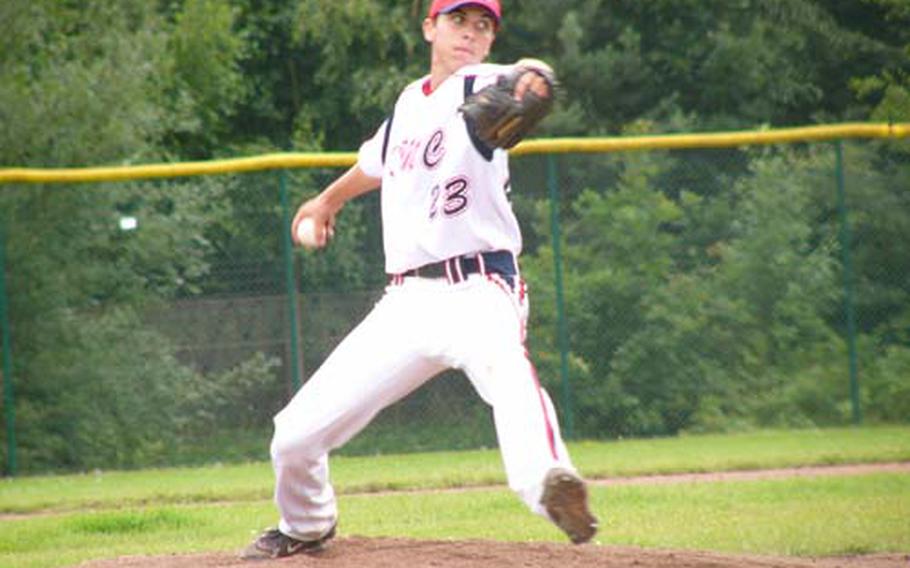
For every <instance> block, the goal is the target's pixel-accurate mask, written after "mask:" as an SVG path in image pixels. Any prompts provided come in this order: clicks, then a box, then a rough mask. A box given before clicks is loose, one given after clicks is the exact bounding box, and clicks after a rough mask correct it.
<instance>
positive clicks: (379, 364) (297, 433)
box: [271, 274, 574, 540]
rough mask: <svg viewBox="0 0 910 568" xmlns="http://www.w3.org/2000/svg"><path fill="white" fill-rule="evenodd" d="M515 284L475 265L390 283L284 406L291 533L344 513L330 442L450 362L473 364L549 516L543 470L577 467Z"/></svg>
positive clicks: (285, 496)
mask: <svg viewBox="0 0 910 568" xmlns="http://www.w3.org/2000/svg"><path fill="white" fill-rule="evenodd" d="M514 288H515V290H513V289H512V288H511V287H509V285H508V284H506V283H505V282H504V281H503V280H502V279H500V278H499V276H497V275H481V274H476V275H472V276H470V277H468V278H467V279H466V280H465V281H463V282H460V283H458V284H449V283H448V282H447V281H446V280H445V279H425V278H404V279H403V281H402V283H401V284H400V285H390V286H389V287H388V288H387V289H386V292H385V294H384V296H383V297H382V299H381V300H380V301H379V302H378V303H377V304H376V306H375V307H374V308H373V310H372V311H371V312H370V313H369V314H368V315H367V317H366V318H365V319H364V320H363V321H362V322H361V323H360V324H359V325H358V326H357V327H356V328H355V329H354V330H353V331H352V332H351V333H350V334H349V335H348V336H347V337H346V338H345V339H344V340H343V341H342V342H341V343H340V344H339V345H338V347H337V348H336V349H335V350H334V351H333V352H332V354H331V355H330V356H329V358H328V359H327V360H326V361H325V363H324V364H323V365H322V366H321V367H320V368H319V370H318V371H317V372H316V373H315V374H314V375H313V376H312V377H311V378H310V379H309V380H308V381H307V383H306V384H305V385H304V386H303V387H302V388H301V389H300V391H299V392H298V393H297V394H296V395H295V396H294V398H293V399H292V400H291V401H290V403H288V405H287V406H286V407H285V408H284V409H283V410H282V411H281V412H279V413H278V414H277V415H276V416H275V433H274V437H273V439H272V444H271V456H272V465H273V467H274V470H275V477H276V486H275V502H276V504H277V506H278V510H279V513H280V515H281V520H280V523H279V529H280V530H281V531H282V532H283V533H285V534H287V535H289V536H292V537H294V538H298V539H301V540H310V539H313V538H318V537H320V536H322V535H323V534H325V533H326V532H327V531H328V530H329V529H330V528H331V527H332V526H333V525H334V523H335V522H336V519H337V516H338V508H337V501H336V497H335V493H334V491H333V489H332V485H331V484H330V482H329V466H328V453H329V452H330V451H331V450H333V449H335V448H338V447H340V446H341V445H343V444H344V443H345V442H347V441H348V440H349V439H351V438H352V437H353V436H354V435H355V434H357V433H358V432H360V430H362V429H363V428H364V427H365V426H366V425H367V424H368V423H369V422H370V421H371V420H372V419H373V418H374V417H375V416H376V415H377V414H378V413H379V412H380V411H381V410H382V409H384V408H386V407H387V406H389V405H391V404H393V403H394V402H396V401H398V400H400V399H402V398H403V397H405V396H406V395H407V394H409V393H410V392H412V391H413V390H415V389H416V388H417V387H419V386H420V385H422V384H423V383H425V382H426V381H427V380H429V379H430V378H432V377H433V376H435V375H437V374H438V373H440V372H441V371H443V370H445V369H448V368H457V369H460V370H462V371H464V373H465V374H466V375H467V377H468V378H469V379H470V381H471V383H472V385H473V386H474V388H475V389H476V390H477V392H478V394H480V396H481V397H482V398H483V400H484V401H486V402H487V403H488V404H490V405H491V406H492V407H493V417H494V421H495V426H496V435H497V439H498V442H499V447H500V451H501V454H502V459H503V463H504V465H505V471H506V476H507V478H508V483H509V487H510V488H511V489H512V490H513V491H515V492H516V493H517V494H518V495H519V496H520V497H521V499H522V500H523V501H524V502H525V503H526V504H527V505H528V507H529V508H530V509H531V510H532V511H533V512H535V513H537V514H540V515H543V516H545V517H546V516H547V514H546V512H545V511H544V510H543V507H542V506H541V505H540V503H539V501H540V496H541V493H542V490H543V479H544V476H545V475H546V472H547V471H548V470H549V469H551V468H553V467H564V468H568V469H571V470H573V471H574V468H573V467H572V464H571V462H570V460H569V456H568V453H567V452H566V448H565V445H564V443H563V441H562V438H561V436H560V433H559V427H558V424H557V420H556V414H555V411H554V408H553V404H552V402H551V401H550V398H549V396H548V395H547V393H546V392H545V391H544V390H543V389H542V388H541V387H540V385H539V383H538V381H537V376H536V373H535V371H534V367H533V365H532V364H531V362H530V361H529V359H528V356H527V352H526V349H525V346H524V329H525V323H526V318H527V303H526V299H525V298H524V293H523V287H522V286H520V285H518V283H516V286H515V287H514Z"/></svg>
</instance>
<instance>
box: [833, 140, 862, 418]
mask: <svg viewBox="0 0 910 568" xmlns="http://www.w3.org/2000/svg"><path fill="white" fill-rule="evenodd" d="M835 149H836V156H837V158H836V164H835V169H836V175H837V210H838V215H839V217H840V247H841V255H842V257H843V263H844V312H845V316H846V319H847V353H848V358H849V365H850V402H851V405H852V407H853V423H854V424H856V425H857V426H858V425H860V424H862V422H863V413H862V408H861V406H860V400H859V376H858V373H857V362H856V359H857V357H856V314H855V312H854V309H855V308H854V299H853V258H852V255H851V253H850V247H851V246H852V245H851V243H850V224H849V219H848V215H847V196H846V193H847V192H846V188H845V183H844V143H843V141H842V140H838V141H837V143H836V144H835Z"/></svg>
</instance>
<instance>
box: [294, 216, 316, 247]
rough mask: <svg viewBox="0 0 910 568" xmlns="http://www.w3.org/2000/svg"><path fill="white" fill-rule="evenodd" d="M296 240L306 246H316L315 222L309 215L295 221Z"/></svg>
mask: <svg viewBox="0 0 910 568" xmlns="http://www.w3.org/2000/svg"><path fill="white" fill-rule="evenodd" d="M297 241H298V242H299V243H300V244H302V245H303V246H304V247H306V248H316V247H317V246H318V245H319V243H317V242H316V223H315V222H313V219H312V218H310V217H304V218H303V219H301V220H300V222H299V223H297Z"/></svg>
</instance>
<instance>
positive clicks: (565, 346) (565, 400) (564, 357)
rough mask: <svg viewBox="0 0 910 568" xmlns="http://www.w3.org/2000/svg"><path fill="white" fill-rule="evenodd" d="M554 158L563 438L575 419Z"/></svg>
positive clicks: (550, 180) (550, 166)
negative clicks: (570, 383)
mask: <svg viewBox="0 0 910 568" xmlns="http://www.w3.org/2000/svg"><path fill="white" fill-rule="evenodd" d="M556 184H557V181H556V158H555V157H554V156H553V154H548V155H547V185H548V186H549V192H550V234H551V236H552V238H553V269H554V272H555V278H556V323H557V333H558V338H559V373H560V376H561V378H562V405H563V408H564V417H565V420H564V423H565V424H564V425H565V428H564V430H565V436H566V438H568V439H571V438H572V437H573V436H574V434H575V417H574V413H573V411H572V389H571V387H570V385H569V333H568V326H567V325H566V311H565V298H564V296H563V287H562V249H561V246H560V243H561V241H562V237H561V236H560V229H559V192H558V190H557V187H556Z"/></svg>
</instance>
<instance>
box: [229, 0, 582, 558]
mask: <svg viewBox="0 0 910 568" xmlns="http://www.w3.org/2000/svg"><path fill="white" fill-rule="evenodd" d="M501 16H502V11H501V7H500V3H499V1H498V0H482V1H468V2H465V1H457V0H434V1H433V2H432V4H431V5H430V8H429V11H428V14H427V16H426V18H425V19H424V20H423V36H424V38H425V39H426V41H427V42H429V44H430V46H431V62H430V72H429V74H428V75H427V76H425V77H423V78H420V79H418V80H416V81H414V82H413V83H411V84H410V85H408V86H407V87H405V89H404V90H403V91H402V92H401V94H400V96H399V97H398V100H397V102H396V103H395V106H394V109H393V110H392V112H391V113H390V115H389V116H388V117H387V118H386V119H385V120H384V121H383V123H382V124H381V125H380V126H379V128H378V130H376V132H375V133H374V134H373V136H372V137H370V138H369V139H368V140H367V141H366V142H364V143H363V145H362V146H361V147H360V150H359V153H358V160H357V163H356V165H354V166H353V167H352V168H351V169H349V170H348V171H347V172H345V173H344V174H343V175H341V176H340V177H339V178H338V179H336V180H335V181H334V182H332V183H331V184H330V185H329V186H328V187H327V188H325V190H323V191H322V192H321V193H320V194H319V195H318V196H317V197H315V198H313V199H311V200H309V201H307V202H305V203H303V204H302V205H301V206H300V208H299V210H298V211H297V214H296V216H295V218H294V223H293V229H292V230H293V234H294V239H295V241H296V242H297V244H300V245H304V246H307V247H309V248H320V247H322V246H325V245H326V244H327V243H328V242H329V241H330V239H331V237H332V235H333V234H334V225H335V216H336V215H337V213H338V211H339V210H340V209H341V208H342V207H343V206H344V204H345V203H346V202H347V201H348V200H350V199H352V198H354V197H356V196H358V195H361V194H364V193H366V192H368V191H373V190H376V189H379V188H380V187H381V203H382V226H383V247H384V252H385V268H386V272H387V273H388V275H389V284H388V286H387V288H386V290H385V293H384V295H383V297H382V298H381V299H380V301H379V302H378V303H377V304H376V306H375V307H374V308H373V310H372V311H371V312H370V313H369V314H368V315H367V316H366V318H365V319H364V320H363V321H362V322H361V323H360V324H359V325H358V326H357V327H356V328H355V329H354V330H353V331H352V332H351V333H350V334H349V335H348V336H347V337H346V338H345V339H344V340H343V341H342V342H341V343H340V344H339V345H338V346H337V348H336V349H335V350H334V351H333V353H332V354H331V355H330V356H329V358H328V359H327V360H326V361H325V363H324V364H323V365H322V366H321V367H320V368H319V370H318V371H317V372H316V373H315V374H314V375H313V376H312V377H311V378H310V379H309V381H307V383H306V385H304V387H303V388H301V389H300V391H299V392H298V393H297V394H296V396H294V398H293V399H292V400H291V402H290V403H289V404H288V405H287V406H286V407H285V408H284V409H283V410H282V411H281V412H280V413H278V415H277V416H276V417H275V433H274V437H273V439H272V443H271V457H272V464H273V467H274V470H275V477H276V480H275V483H276V485H275V503H276V505H277V507H278V512H279V514H280V519H279V522H278V526H277V528H275V529H272V530H269V531H266V532H265V533H263V534H262V535H261V536H259V537H258V538H257V539H256V540H255V541H254V542H253V543H251V544H250V545H249V546H248V547H247V548H246V550H244V552H243V554H242V556H243V557H244V558H246V559H268V558H279V557H284V556H289V555H293V554H297V553H309V552H313V551H318V550H320V549H322V548H323V547H324V546H325V545H326V543H327V542H328V541H329V540H330V539H332V537H334V536H335V533H336V530H337V527H338V507H337V500H336V497H335V493H334V492H333V489H332V485H331V483H330V482H329V475H328V454H329V452H331V451H332V450H333V449H335V448H338V447H340V446H341V445H343V444H344V443H345V442H347V441H348V440H349V439H351V438H352V437H353V436H354V435H355V434H357V433H358V432H359V431H360V430H361V429H363V428H364V427H365V426H366V425H367V424H368V423H369V422H370V421H371V420H372V419H373V418H374V417H375V416H376V415H377V414H378V413H379V412H380V411H381V410H382V409H384V408H386V407H387V406H389V405H391V404H393V403H394V402H396V401H398V400H400V399H402V398H403V397H405V396H407V395H408V394H409V393H410V392H412V391H413V390H415V389H416V388H418V387H419V386H421V385H422V384H424V383H425V382H426V381H428V380H429V379H430V378H432V377H433V376H435V375H437V374H439V373H440V372H441V371H443V370H445V369H449V368H456V369H460V370H462V371H463V372H464V373H465V374H466V375H467V377H468V378H469V380H470V381H471V383H472V385H473V386H474V388H475V389H476V390H477V392H478V394H479V395H480V396H481V397H482V398H483V400H484V401H486V402H487V403H488V404H490V405H491V406H492V408H493V416H494V420H495V426H496V435H497V438H498V441H499V447H500V451H501V453H502V459H503V463H504V465H505V471H506V475H507V477H508V483H509V487H510V488H511V489H512V490H513V491H515V493H516V494H517V495H518V496H519V497H520V498H521V499H522V500H523V501H524V502H525V503H526V504H527V506H528V507H529V508H530V510H531V511H532V512H534V513H536V514H539V515H542V516H544V517H546V518H548V519H550V520H551V521H552V522H554V523H555V524H556V525H557V526H558V527H559V528H560V529H562V530H563V531H564V532H565V533H566V534H567V535H568V537H569V539H570V540H571V541H572V542H574V543H584V542H587V541H589V540H590V539H591V538H592V537H593V536H594V534H595V532H596V530H597V520H596V518H595V517H594V516H593V515H592V514H591V512H590V510H589V507H588V498H587V489H586V486H585V483H584V482H583V480H582V479H581V477H580V476H579V475H578V473H577V472H576V470H575V468H574V467H573V465H572V462H571V460H570V458H569V455H568V453H567V452H566V447H565V445H564V443H563V440H562V437H561V435H560V431H559V425H558V423H557V419H556V415H555V412H554V408H553V404H552V402H551V401H550V397H549V396H548V395H547V393H546V392H545V391H544V390H543V388H541V385H540V383H539V381H538V379H537V376H536V374H535V370H534V366H533V365H532V363H531V361H530V360H529V357H528V351H527V349H526V348H525V344H524V342H525V332H526V329H525V326H526V322H527V313H528V298H527V294H526V288H525V284H524V282H523V280H522V278H521V273H520V271H519V265H518V260H517V259H518V255H519V253H520V251H521V233H520V231H519V227H518V223H517V221H516V219H515V215H514V214H513V212H512V209H511V207H510V204H509V201H508V198H507V197H508V196H507V194H508V192H509V190H510V178H509V163H508V155H507V152H506V150H505V149H506V148H509V147H511V146H513V145H514V144H516V143H518V142H519V141H520V140H521V139H522V137H524V136H525V135H526V134H527V133H528V132H529V131H530V130H531V129H532V128H533V127H534V126H535V125H536V124H537V123H538V122H539V120H540V119H541V118H542V117H543V116H544V115H546V114H547V112H548V111H549V109H550V107H551V105H552V100H553V97H554V78H553V71H552V70H551V69H550V67H549V66H547V65H546V64H545V63H543V62H541V61H538V60H532V59H523V60H520V61H519V62H517V63H516V64H513V65H494V64H485V63H483V61H484V60H485V59H486V57H487V55H488V54H489V52H490V48H491V46H492V45H493V41H494V39H495V37H496V32H497V31H498V29H499V26H500V24H501Z"/></svg>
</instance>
